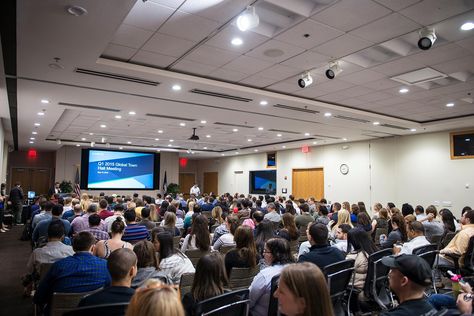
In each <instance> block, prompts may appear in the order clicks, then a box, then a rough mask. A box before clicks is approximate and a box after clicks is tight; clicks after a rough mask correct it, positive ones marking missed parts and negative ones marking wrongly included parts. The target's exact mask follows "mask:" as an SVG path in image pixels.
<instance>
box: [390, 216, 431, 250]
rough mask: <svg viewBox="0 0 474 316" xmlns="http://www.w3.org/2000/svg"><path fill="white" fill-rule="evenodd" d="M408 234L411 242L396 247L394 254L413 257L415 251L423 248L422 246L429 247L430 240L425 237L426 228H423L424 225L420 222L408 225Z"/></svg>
mask: <svg viewBox="0 0 474 316" xmlns="http://www.w3.org/2000/svg"><path fill="white" fill-rule="evenodd" d="M407 233H408V238H409V239H410V241H407V242H406V243H404V244H403V245H402V246H401V247H400V246H396V245H395V246H394V247H393V254H395V255H401V254H407V255H411V254H413V249H415V248H418V247H421V246H427V245H429V244H430V242H429V241H428V239H426V237H425V227H424V226H423V224H422V223H420V222H418V221H414V222H411V223H409V224H408V231H407Z"/></svg>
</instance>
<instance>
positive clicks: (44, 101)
mask: <svg viewBox="0 0 474 316" xmlns="http://www.w3.org/2000/svg"><path fill="white" fill-rule="evenodd" d="M41 103H43V104H48V103H49V100H46V99H43V100H41Z"/></svg>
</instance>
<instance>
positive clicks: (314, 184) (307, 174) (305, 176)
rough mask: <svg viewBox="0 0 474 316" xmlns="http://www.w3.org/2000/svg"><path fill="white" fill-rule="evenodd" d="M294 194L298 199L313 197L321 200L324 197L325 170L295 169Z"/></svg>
mask: <svg viewBox="0 0 474 316" xmlns="http://www.w3.org/2000/svg"><path fill="white" fill-rule="evenodd" d="M292 193H293V196H294V197H295V198H296V199H299V198H303V199H307V198H309V197H311V196H313V197H314V198H316V200H320V199H322V198H323V197H324V171H323V168H312V169H293V181H292Z"/></svg>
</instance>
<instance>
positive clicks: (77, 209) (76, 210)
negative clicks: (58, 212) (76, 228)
mask: <svg viewBox="0 0 474 316" xmlns="http://www.w3.org/2000/svg"><path fill="white" fill-rule="evenodd" d="M72 211H73V214H72V215H71V216H69V217H68V218H66V219H67V220H68V222H69V223H72V221H73V220H74V219H75V218H76V217H81V216H82V215H83V214H82V207H81V205H80V204H79V203H77V204H76V205H74V206H73V208H72ZM65 214H66V213H64V214H63V216H64V215H65Z"/></svg>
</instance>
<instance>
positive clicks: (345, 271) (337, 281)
mask: <svg viewBox="0 0 474 316" xmlns="http://www.w3.org/2000/svg"><path fill="white" fill-rule="evenodd" d="M354 263H355V260H352V259H350V260H343V261H340V262H336V263H333V264H330V265H327V266H325V267H324V268H323V273H324V274H325V276H326V279H327V282H328V288H329V294H330V296H331V301H332V304H333V307H334V313H335V315H350V310H349V302H350V297H351V295H352V287H351V288H350V289H349V283H350V281H351V279H353V274H354ZM348 289H349V297H348V299H347V301H346V300H345V297H346V293H347V290H348ZM344 304H345V305H346V309H345V310H344V309H343V308H342V306H343V305H344Z"/></svg>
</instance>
